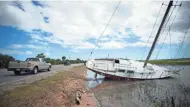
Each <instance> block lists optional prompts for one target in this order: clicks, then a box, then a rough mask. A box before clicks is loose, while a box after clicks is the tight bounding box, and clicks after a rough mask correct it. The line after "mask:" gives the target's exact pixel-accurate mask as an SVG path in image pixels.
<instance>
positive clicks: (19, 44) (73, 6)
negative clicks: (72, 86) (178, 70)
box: [0, 1, 190, 60]
mask: <svg viewBox="0 0 190 107" xmlns="http://www.w3.org/2000/svg"><path fill="white" fill-rule="evenodd" d="M161 3H162V2H152V1H147V2H142V3H141V2H139V4H140V5H139V4H137V3H135V2H133V1H130V2H121V4H120V6H119V8H118V10H117V11H116V13H115V16H114V17H113V19H112V20H111V22H110V24H109V26H108V28H107V29H106V31H105V33H104V35H103V36H102V38H101V39H100V40H99V42H98V44H97V41H98V38H99V37H100V34H101V33H102V31H103V29H104V27H105V25H106V24H107V22H108V19H109V18H110V16H111V14H112V13H113V10H114V9H115V7H116V5H117V4H118V2H117V1H113V2H107V3H102V2H50V1H49V2H36V1H35V2H34V1H28V2H16V1H15V2H1V3H0V53H3V54H9V55H12V56H14V57H15V58H16V59H20V60H24V59H26V58H27V57H35V56H36V54H38V53H45V55H46V56H47V57H50V58H61V57H62V56H66V57H69V56H70V57H71V59H76V58H80V59H85V60H86V59H88V58H104V57H107V56H108V54H109V56H110V57H112V58H126V57H127V58H130V59H141V57H142V58H143V59H145V58H146V56H147V54H148V51H149V49H150V46H151V44H152V41H153V39H154V36H155V34H156V31H157V29H158V26H159V23H160V21H161V19H162V17H163V14H164V11H165V8H166V7H163V8H162V12H161V14H160V15H159V17H158V21H157V23H156V27H155V28H154V30H153V34H152V37H151V39H150V41H149V43H148V44H146V43H147V40H148V38H149V35H150V32H151V30H152V27H153V24H154V22H155V19H156V15H157V13H158V11H159V8H160V5H161ZM148 7H149V8H152V10H150V9H149V8H148ZM181 10H183V11H187V10H188V9H185V8H184V9H181ZM175 11H177V10H176V9H175V10H174V12H175ZM174 16H175V14H172V17H171V18H174ZM177 16H178V17H181V14H178V15H177ZM180 21H181V20H175V21H174V23H175V22H176V23H177V24H178V22H180ZM174 25H175V24H174ZM180 25H181V24H180ZM166 26H169V24H168V25H166ZM174 28H175V29H174ZM178 29H179V28H177V27H176V26H174V27H173V29H172V30H171V31H170V33H171V35H172V37H171V48H170V38H169V36H168V31H167V30H165V31H164V32H163V33H161V36H160V38H159V41H158V43H157V46H156V48H155V50H154V52H153V55H152V57H151V58H152V59H155V58H156V56H157V53H158V51H159V49H160V47H161V45H162V43H163V41H164V38H165V36H167V38H166V40H165V43H164V45H163V47H162V49H161V51H160V53H159V55H158V59H163V58H171V55H172V56H175V54H176V52H177V50H178V47H179V46H180V43H181V41H182V39H181V38H183V37H184V32H185V31H186V30H185V29H184V31H183V30H178ZM187 33H188V34H189V31H187ZM184 44H185V45H183V47H182V49H181V50H180V51H179V54H177V56H176V57H189V54H187V53H189V50H190V49H189V45H188V44H189V42H188V40H187V39H186V40H185V41H184ZM146 46H147V48H146V51H145V53H144V54H143V56H142V53H143V51H144V49H145V47H146ZM95 47H96V49H95V51H94V53H93V55H92V56H90V52H91V51H92V50H93V49H94V48H95Z"/></svg>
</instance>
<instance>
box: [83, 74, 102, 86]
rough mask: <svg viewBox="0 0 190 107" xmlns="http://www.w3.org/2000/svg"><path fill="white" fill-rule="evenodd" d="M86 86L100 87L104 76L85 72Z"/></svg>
mask: <svg viewBox="0 0 190 107" xmlns="http://www.w3.org/2000/svg"><path fill="white" fill-rule="evenodd" d="M86 78H87V80H88V81H87V86H88V87H89V88H94V87H96V86H98V85H100V84H101V83H102V82H103V81H104V76H102V75H99V74H96V73H94V72H93V71H91V70H88V71H87V75H86Z"/></svg>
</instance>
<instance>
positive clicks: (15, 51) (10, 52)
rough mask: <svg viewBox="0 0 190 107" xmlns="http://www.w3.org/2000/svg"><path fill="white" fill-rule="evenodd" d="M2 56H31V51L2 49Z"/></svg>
mask: <svg viewBox="0 0 190 107" xmlns="http://www.w3.org/2000/svg"><path fill="white" fill-rule="evenodd" d="M0 51H1V53H2V54H19V55H20V54H27V55H31V54H32V52H31V51H20V50H11V49H0Z"/></svg>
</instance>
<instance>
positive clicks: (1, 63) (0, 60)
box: [0, 53, 86, 68]
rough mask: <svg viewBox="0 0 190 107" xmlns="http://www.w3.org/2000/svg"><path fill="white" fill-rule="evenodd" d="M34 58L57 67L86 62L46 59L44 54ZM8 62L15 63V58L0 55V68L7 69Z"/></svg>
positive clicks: (63, 57)
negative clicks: (41, 59)
mask: <svg viewBox="0 0 190 107" xmlns="http://www.w3.org/2000/svg"><path fill="white" fill-rule="evenodd" d="M36 58H44V60H45V61H46V62H47V63H51V64H52V65H57V64H66V65H69V64H76V63H85V62H86V61H85V60H81V59H79V58H77V59H76V60H70V59H67V58H66V57H65V56H62V58H61V59H54V58H48V57H46V56H45V55H44V53H40V54H37V55H36ZM9 61H15V58H14V57H13V56H10V55H6V54H1V53H0V68H7V67H8V64H9Z"/></svg>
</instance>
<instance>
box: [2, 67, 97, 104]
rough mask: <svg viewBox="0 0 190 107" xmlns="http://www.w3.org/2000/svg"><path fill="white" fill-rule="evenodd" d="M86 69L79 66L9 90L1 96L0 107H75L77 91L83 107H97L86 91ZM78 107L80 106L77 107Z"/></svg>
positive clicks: (89, 93)
mask: <svg viewBox="0 0 190 107" xmlns="http://www.w3.org/2000/svg"><path fill="white" fill-rule="evenodd" d="M85 74H86V68H85V67H84V66H79V67H75V68H72V69H70V70H68V71H65V72H59V73H57V74H55V75H54V76H51V77H47V78H46V79H43V80H40V81H38V82H35V83H31V84H28V85H26V86H21V87H18V88H15V89H12V90H9V91H8V92H7V94H6V95H4V96H0V107H28V106H30V107H31V106H32V107H44V106H46V107H60V106H61V107H68V106H69V107H73V106H77V105H76V104H75V93H76V91H80V92H82V102H83V103H82V104H81V105H79V106H81V107H85V106H86V105H88V104H89V103H90V105H93V107H95V105H96V101H95V99H92V93H91V92H89V91H88V90H87V89H86V81H85ZM77 107H78V106H77Z"/></svg>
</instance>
